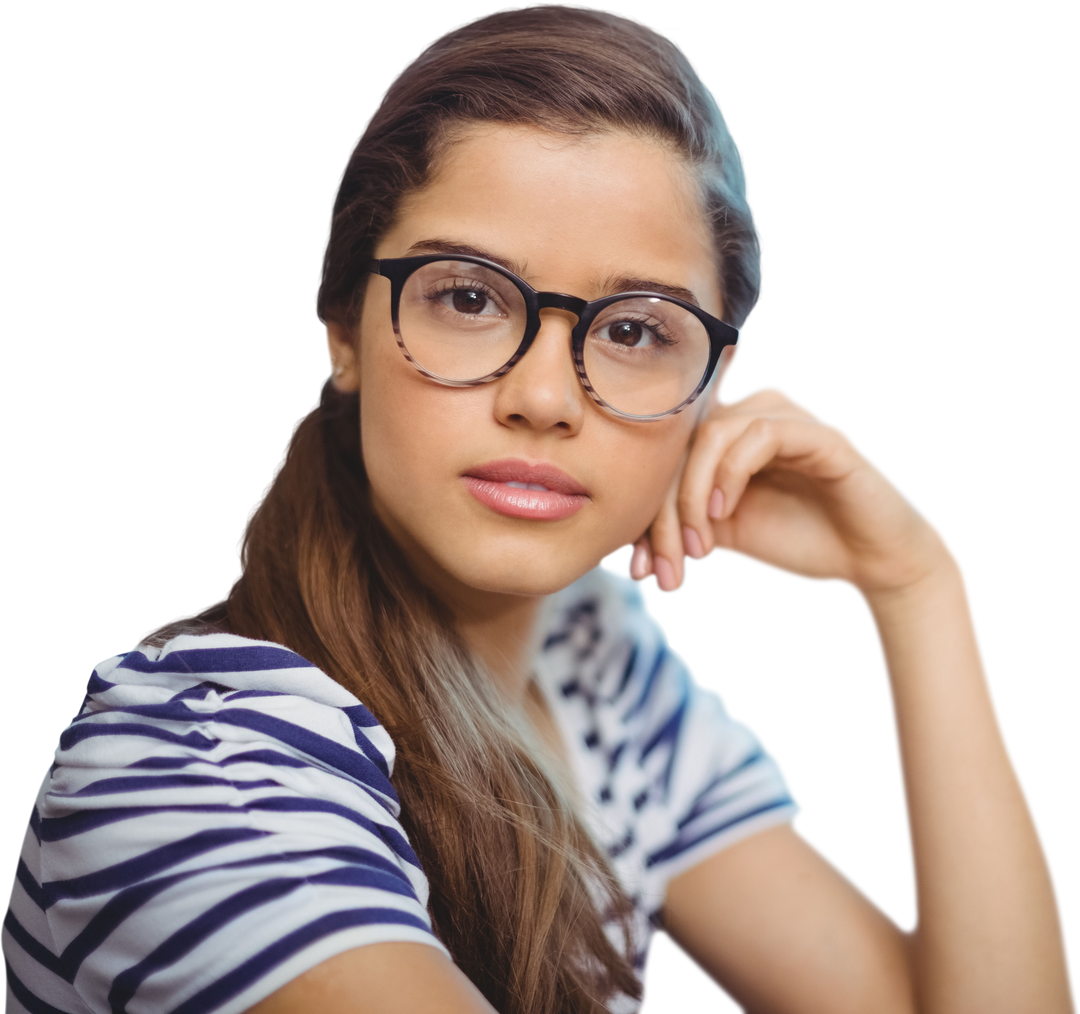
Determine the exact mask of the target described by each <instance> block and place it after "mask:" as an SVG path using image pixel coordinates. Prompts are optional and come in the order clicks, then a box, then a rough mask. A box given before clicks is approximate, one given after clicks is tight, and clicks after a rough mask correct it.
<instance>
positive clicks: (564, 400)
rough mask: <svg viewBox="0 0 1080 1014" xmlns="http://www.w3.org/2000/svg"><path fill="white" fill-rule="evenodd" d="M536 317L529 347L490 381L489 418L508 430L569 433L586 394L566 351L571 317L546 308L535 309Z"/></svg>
mask: <svg viewBox="0 0 1080 1014" xmlns="http://www.w3.org/2000/svg"><path fill="white" fill-rule="evenodd" d="M540 321H541V323H540V330H539V331H538V332H537V335H536V338H534V339H533V343H532V345H530V346H529V351H528V352H526V353H525V356H524V357H523V358H522V359H521V361H520V362H519V363H517V365H515V366H514V368H513V369H512V370H511V371H510V372H509V373H508V374H506V376H504V377H502V378H500V379H499V380H497V381H495V385H494V386H495V388H496V392H495V416H496V418H497V419H498V420H499V422H500V423H502V424H503V425H504V426H509V427H512V428H514V429H530V430H534V431H536V432H558V433H561V434H563V435H565V436H570V435H572V434H574V433H577V432H578V431H579V430H580V429H581V426H582V424H583V422H584V421H585V412H586V405H585V399H586V397H587V395H586V394H585V390H584V388H583V387H582V386H581V381H580V380H579V379H578V375H577V370H575V369H574V361H573V356H572V354H571V349H570V338H571V332H572V331H573V328H574V325H575V324H576V323H577V315H576V313H574V312H573V311H572V310H570V309H561V308H550V309H544V310H541V311H540Z"/></svg>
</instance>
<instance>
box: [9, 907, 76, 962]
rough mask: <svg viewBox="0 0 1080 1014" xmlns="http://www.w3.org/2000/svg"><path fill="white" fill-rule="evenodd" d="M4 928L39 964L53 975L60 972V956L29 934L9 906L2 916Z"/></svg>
mask: <svg viewBox="0 0 1080 1014" xmlns="http://www.w3.org/2000/svg"><path fill="white" fill-rule="evenodd" d="M4 929H6V930H7V931H8V932H9V933H10V934H11V938H12V939H13V940H14V941H15V943H17V944H18V945H19V946H20V947H21V948H22V949H23V950H24V951H26V953H27V954H28V955H29V956H30V957H31V958H33V959H34V960H35V961H36V962H37V963H38V964H39V965H43V966H44V967H45V968H47V969H48V970H49V971H50V972H52V973H54V974H55V975H61V974H62V973H61V971H60V966H61V962H60V958H58V957H57V956H56V955H55V954H53V952H52V951H50V950H49V948H48V947H46V946H45V945H44V944H43V943H42V942H41V941H40V940H38V939H37V938H36V937H35V936H33V934H31V932H30V931H29V930H28V929H27V928H26V927H25V926H24V925H23V924H22V923H21V922H19V920H18V919H16V918H15V913H14V912H12V911H11V909H10V908H9V909H8V912H7V915H6V916H5V917H4Z"/></svg>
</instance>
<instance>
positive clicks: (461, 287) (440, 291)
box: [424, 278, 504, 310]
mask: <svg viewBox="0 0 1080 1014" xmlns="http://www.w3.org/2000/svg"><path fill="white" fill-rule="evenodd" d="M435 284H436V288H434V289H430V290H428V292H427V293H426V294H425V297H424V298H425V299H430V300H435V299H438V298H439V297H440V296H445V295H446V294H447V293H448V292H480V293H483V294H484V295H485V296H487V298H488V299H490V300H491V301H492V302H493V303H494V304H495V305H496V306H498V307H499V309H500V310H504V307H503V305H502V300H500V299H499V296H498V293H496V292H495V291H494V290H492V289H491V287H490V286H488V285H485V284H484V283H483V282H477V281H474V280H471V279H468V278H455V279H453V280H452V281H446V282H436V283H435Z"/></svg>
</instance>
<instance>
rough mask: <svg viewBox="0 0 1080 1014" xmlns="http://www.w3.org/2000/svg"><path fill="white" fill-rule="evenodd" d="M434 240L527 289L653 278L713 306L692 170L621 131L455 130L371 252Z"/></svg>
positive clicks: (578, 288) (665, 150) (713, 285)
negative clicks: (479, 252) (480, 254)
mask: <svg viewBox="0 0 1080 1014" xmlns="http://www.w3.org/2000/svg"><path fill="white" fill-rule="evenodd" d="M434 237H439V238H443V239H453V240H455V241H457V242H461V243H468V244H469V245H471V246H474V247H478V248H481V249H485V250H489V251H491V252H492V253H496V254H498V255H500V256H502V257H505V258H506V259H508V260H513V261H515V262H516V263H518V264H521V265H522V266H523V268H524V275H525V278H526V281H528V282H530V284H533V285H534V286H535V287H537V288H547V289H557V290H559V291H565V292H572V293H574V294H575V295H581V296H584V297H586V298H588V297H590V296H591V295H593V293H592V292H589V291H584V288H588V287H593V288H595V287H598V286H602V282H603V279H605V278H608V277H613V276H629V277H638V278H655V279H657V280H659V281H665V282H669V283H670V284H672V285H681V286H684V287H686V288H689V289H691V290H693V291H694V292H695V293H696V294H697V296H698V299H699V301H700V302H701V304H702V306H704V307H705V308H706V309H709V310H710V311H711V312H716V313H718V312H719V296H718V293H717V282H716V267H715V259H714V254H713V247H712V237H711V233H710V230H709V228H708V224H707V221H706V218H705V215H704V213H703V210H702V206H701V199H700V196H699V190H698V187H697V184H696V181H695V179H694V177H693V174H692V173H691V171H690V170H689V169H688V168H687V166H686V165H685V163H684V161H683V160H682V159H681V158H679V156H678V155H677V154H676V153H675V152H673V151H672V150H671V149H670V148H669V147H668V146H666V145H663V144H660V143H658V142H656V141H654V140H651V139H648V138H642V137H638V136H635V135H632V134H629V133H626V132H623V131H616V130H612V131H605V132H603V133H592V134H587V135H584V136H581V135H577V136H572V135H565V134H556V133H551V132H549V131H545V130H542V129H540V128H536V127H527V126H508V125H501V124H478V125H473V126H470V127H468V128H466V129H464V130H463V131H461V132H460V133H459V134H457V135H456V137H455V139H454V141H453V142H452V143H450V144H449V146H448V147H447V149H446V150H445V152H444V153H443V155H442V157H441V159H440V160H439V162H438V164H437V167H436V170H435V172H434V174H433V177H432V179H431V182H430V183H429V184H428V186H426V187H425V188H424V189H423V190H421V191H418V192H417V193H414V194H412V195H410V196H409V197H408V198H407V199H406V200H405V201H404V202H403V204H402V207H401V209H400V211H399V214H398V216H397V220H396V223H395V225H394V226H393V227H392V229H391V231H390V233H389V234H388V235H387V236H386V237H385V238H384V241H383V242H382V243H380V244H379V256H400V255H402V254H404V253H405V252H406V251H407V250H408V249H409V248H410V247H411V246H412V245H414V244H417V243H423V242H425V241H426V240H430V239H432V238H434Z"/></svg>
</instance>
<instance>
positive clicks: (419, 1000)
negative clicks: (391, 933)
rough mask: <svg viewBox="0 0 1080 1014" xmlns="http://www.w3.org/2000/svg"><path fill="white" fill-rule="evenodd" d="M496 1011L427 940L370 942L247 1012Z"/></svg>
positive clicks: (453, 1013) (457, 1013) (386, 1013)
mask: <svg viewBox="0 0 1080 1014" xmlns="http://www.w3.org/2000/svg"><path fill="white" fill-rule="evenodd" d="M313 1010H318V1011H319V1014H405V1012H408V1014H436V1012H438V1014H493V1011H492V1008H491V1006H490V1005H489V1004H488V1002H487V1000H485V999H484V997H483V996H482V995H481V993H480V991H479V990H478V989H477V988H476V987H475V986H474V985H473V984H472V983H471V982H470V981H469V980H468V979H467V978H466V977H465V975H464V973H462V971H461V970H460V969H459V968H458V967H457V966H456V965H455V964H454V963H453V962H452V961H451V960H450V959H449V958H448V957H447V956H446V955H445V954H443V953H442V951H440V950H438V949H437V948H435V947H430V946H428V945H427V944H417V943H382V944H369V945H368V946H366V947H356V948H354V949H352V950H350V951H344V952H342V953H341V954H337V955H335V956H334V957H332V958H328V959H327V960H326V961H324V962H322V964H319V965H316V966H315V967H314V968H312V969H309V970H308V971H307V972H304V973H303V974H302V975H299V976H297V977H296V978H295V979H293V980H292V982H289V983H287V984H286V985H285V986H282V987H281V989H279V990H277V991H276V992H275V993H271V994H270V996H268V997H266V999H265V1000H261V1001H260V1002H259V1003H257V1004H256V1005H255V1006H254V1007H251V1008H250V1009H249V1010H248V1014H309V1012H311V1011H313Z"/></svg>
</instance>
